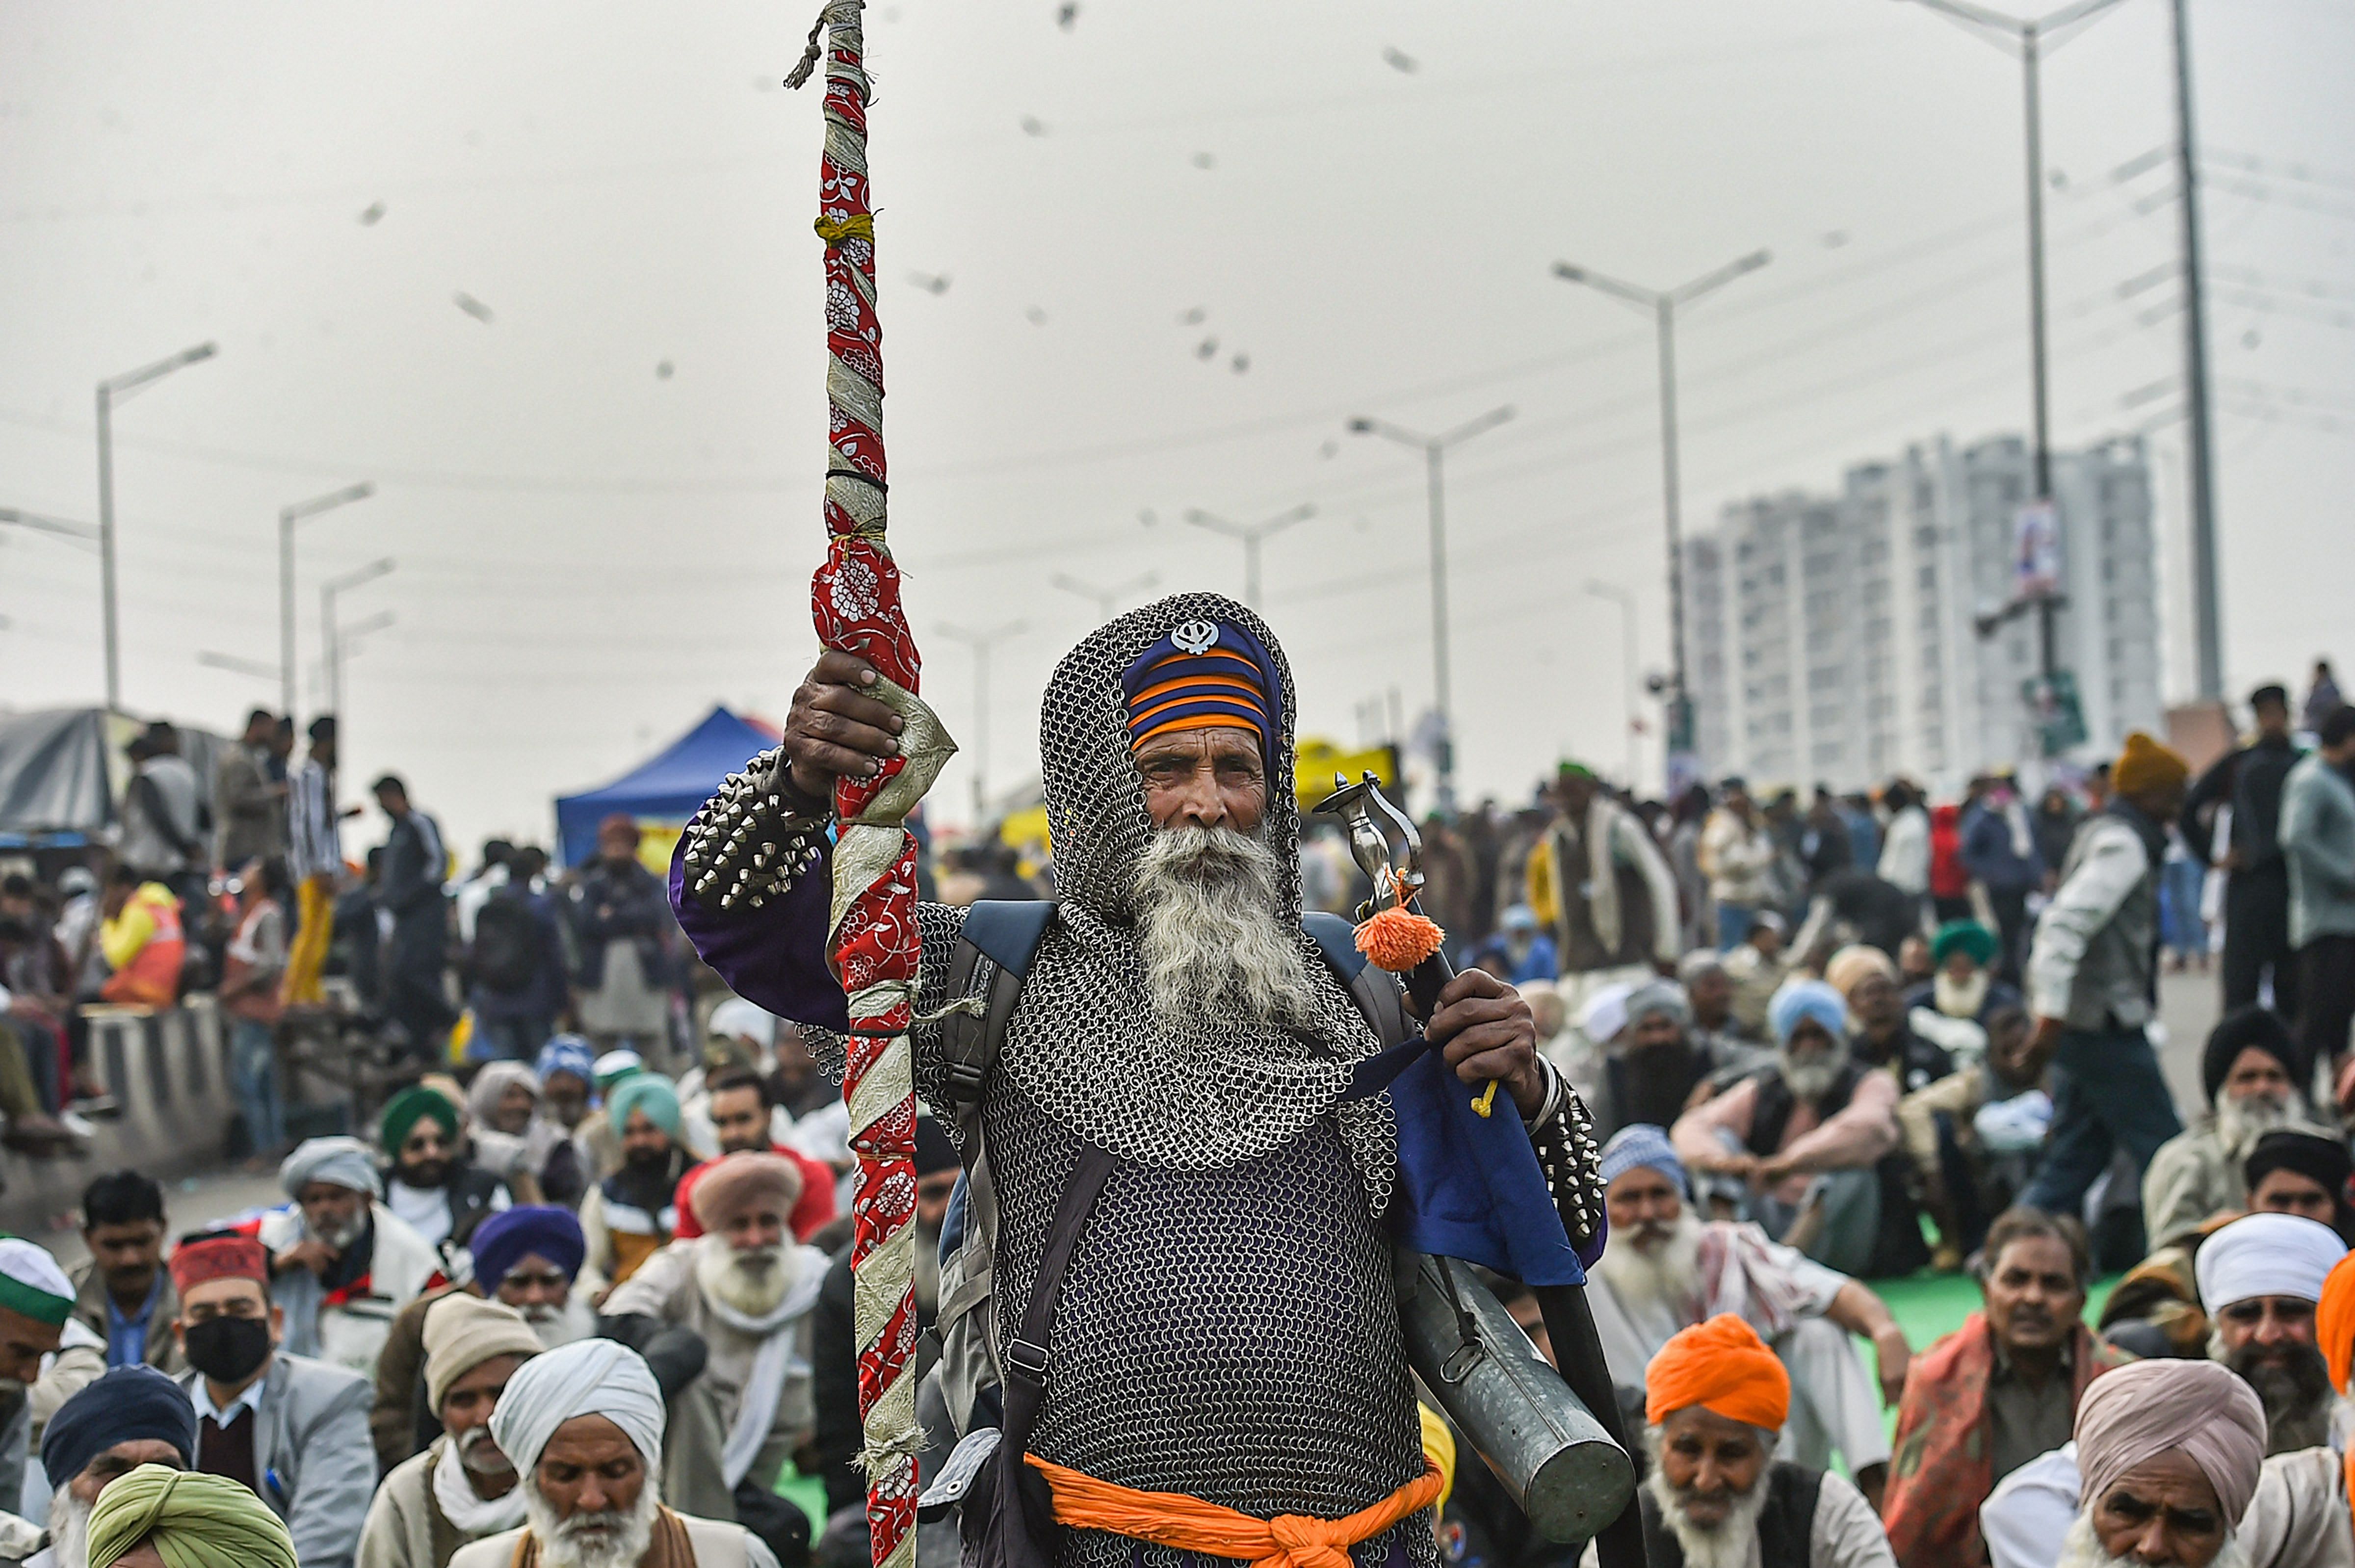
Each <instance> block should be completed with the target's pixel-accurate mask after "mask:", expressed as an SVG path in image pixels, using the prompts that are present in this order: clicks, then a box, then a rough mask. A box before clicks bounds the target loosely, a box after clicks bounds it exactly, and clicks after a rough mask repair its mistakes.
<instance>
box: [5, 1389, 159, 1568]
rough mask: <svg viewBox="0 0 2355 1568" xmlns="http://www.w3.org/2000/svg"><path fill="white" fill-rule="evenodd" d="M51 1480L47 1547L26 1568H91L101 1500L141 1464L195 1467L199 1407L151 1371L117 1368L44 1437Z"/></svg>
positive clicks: (66, 1408) (74, 1401) (67, 1406)
mask: <svg viewBox="0 0 2355 1568" xmlns="http://www.w3.org/2000/svg"><path fill="white" fill-rule="evenodd" d="M40 1460H41V1467H42V1470H43V1472H44V1473H45V1474H46V1475H47V1476H48V1482H49V1543H48V1546H47V1547H46V1548H44V1549H43V1550H41V1551H40V1552H37V1553H35V1554H34V1555H33V1556H31V1557H28V1558H27V1559H26V1560H25V1561H26V1568H90V1515H91V1509H93V1508H95V1507H96V1506H97V1505H98V1499H99V1494H101V1492H103V1491H105V1490H106V1488H108V1487H110V1486H112V1485H113V1484H114V1483H115V1482H116V1481H118V1480H121V1479H122V1478H123V1477H124V1476H127V1475H129V1474H130V1473H131V1472H132V1471H133V1470H135V1469H137V1468H138V1467H140V1466H142V1465H161V1466H164V1467H166V1468H169V1469H174V1470H185V1469H186V1468H187V1467H189V1466H191V1465H194V1464H195V1463H196V1462H197V1407H196V1406H195V1405H194V1404H193V1403H190V1401H189V1399H188V1395H187V1391H186V1390H185V1389H183V1388H181V1387H180V1385H179V1384H178V1383H176V1382H174V1381H172V1380H171V1379H170V1378H168V1377H165V1375H164V1374H163V1373H162V1372H159V1371H156V1370H155V1368H153V1367H146V1366H137V1367H117V1368H116V1369H115V1370H114V1371H111V1372H109V1373H107V1374H106V1375H105V1376H104V1377H102V1378H101V1379H99V1380H98V1381H96V1382H93V1383H89V1384H86V1385H84V1387H83V1388H82V1390H81V1392H79V1393H77V1394H75V1395H74V1396H73V1397H72V1398H71V1399H69V1400H68V1401H66V1402H65V1403H64V1404H62V1405H60V1406H59V1407H58V1413H56V1414H55V1415H52V1416H51V1417H49V1424H48V1427H47V1428H46V1429H45V1430H44V1431H43V1432H42V1434H41V1453H40Z"/></svg>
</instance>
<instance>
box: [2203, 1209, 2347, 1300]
mask: <svg viewBox="0 0 2355 1568" xmlns="http://www.w3.org/2000/svg"><path fill="white" fill-rule="evenodd" d="M2346 1255H2347V1243H2345V1242H2342V1241H2340V1240H2339V1232H2336V1231H2334V1230H2332V1229H2331V1228H2330V1227H2329V1226H2328V1225H2325V1224H2322V1223H2320V1222H2318V1221H2313V1220H2308V1219H2306V1218H2304V1217H2302V1216H2300V1215H2296V1214H2250V1215H2245V1216H2243V1218H2241V1219H2238V1220H2235V1221H2232V1223H2231V1224H2229V1225H2226V1226H2224V1227H2222V1229H2220V1230H2219V1231H2217V1232H2215V1233H2214V1234H2213V1235H2211V1236H2210V1237H2209V1238H2208V1239H2207V1240H2206V1241H2204V1242H2202V1243H2200V1256H2199V1260H2198V1262H2197V1263H2196V1264H2195V1265H2194V1266H2193V1270H2192V1272H2193V1275H2195V1277H2196V1278H2197V1279H2198V1281H2199V1284H2200V1303H2201V1305H2203V1306H2204V1307H2207V1308H2208V1310H2209V1311H2211V1312H2213V1311H2215V1310H2216V1309H2217V1308H2219V1307H2230V1306H2231V1305H2232V1303H2234V1302H2235V1301H2246V1300H2248V1299H2249V1298H2250V1297H2251V1296H2296V1298H2297V1299H2298V1300H2300V1301H2319V1300H2321V1299H2322V1281H2323V1277H2324V1276H2325V1275H2328V1274H2329V1272H2330V1271H2331V1269H2332V1268H2333V1267H2334V1266H2335V1265H2336V1264H2338V1262H2339V1259H2340V1258H2343V1257H2345V1256H2346Z"/></svg>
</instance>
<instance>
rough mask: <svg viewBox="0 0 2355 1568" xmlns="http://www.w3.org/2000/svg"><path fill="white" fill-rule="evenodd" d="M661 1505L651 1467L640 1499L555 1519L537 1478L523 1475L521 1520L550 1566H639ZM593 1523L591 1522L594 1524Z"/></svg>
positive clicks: (649, 1543)
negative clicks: (626, 1506) (621, 1507)
mask: <svg viewBox="0 0 2355 1568" xmlns="http://www.w3.org/2000/svg"><path fill="white" fill-rule="evenodd" d="M661 1507H662V1489H661V1488H659V1487H657V1486H656V1485H655V1476H654V1471H653V1470H652V1469H649V1470H647V1472H646V1480H645V1486H643V1487H641V1488H639V1489H638V1500H637V1503H636V1504H635V1506H634V1507H632V1508H631V1509H629V1510H628V1511H627V1512H623V1511H620V1510H609V1511H607V1512H605V1513H600V1514H575V1515H574V1516H573V1517H572V1518H570V1519H566V1520H559V1519H558V1518H557V1517H556V1509H554V1508H552V1507H550V1506H549V1501H548V1499H546V1498H544V1497H541V1496H540V1495H539V1482H538V1478H537V1477H534V1476H533V1475H532V1474H531V1473H530V1472H529V1471H526V1472H525V1474H524V1477H523V1518H524V1523H525V1524H527V1525H528V1526H529V1527H530V1529H531V1533H532V1534H533V1535H534V1536H536V1537H537V1538H538V1541H539V1560H540V1561H541V1562H542V1563H546V1564H547V1565H548V1568H637V1562H638V1559H639V1558H641V1557H644V1556H645V1554H646V1548H647V1547H648V1546H650V1545H652V1544H653V1543H654V1539H655V1511H656V1510H657V1509H660V1508H661ZM592 1527H594V1528H592Z"/></svg>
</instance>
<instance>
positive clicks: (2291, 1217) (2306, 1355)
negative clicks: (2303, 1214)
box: [2194, 1214, 2347, 1454]
mask: <svg viewBox="0 0 2355 1568" xmlns="http://www.w3.org/2000/svg"><path fill="white" fill-rule="evenodd" d="M2346 1255H2347V1243H2345V1242H2343V1241H2341V1240H2339V1232H2336V1231H2334V1230H2332V1229H2330V1227H2329V1226H2328V1225H2318V1224H2317V1223H2315V1221H2312V1220H2302V1219H2300V1218H2298V1217H2297V1216H2296V1215H2295V1214H2251V1215H2249V1216H2247V1217H2246V1218H2244V1219H2239V1220H2235V1221H2232V1223H2231V1224H2229V1225H2226V1226H2224V1227H2223V1228H2222V1229H2221V1230H2219V1231H2217V1232H2215V1233H2214V1234H2212V1235H2211V1236H2210V1237H2209V1238H2208V1239H2207V1240H2206V1241H2205V1242H2203V1243H2200V1253H2199V1256H2198V1258H2197V1260H2196V1262H2195V1264H2194V1267H2195V1268H2196V1270H2197V1277H2198V1280H2199V1285H2200V1301H2201V1303H2202V1304H2203V1305H2205V1306H2206V1307H2207V1308H2208V1317H2209V1320H2210V1322H2211V1323H2212V1324H2213V1325H2214V1328H2213V1331H2212V1332H2211V1335H2210V1337H2209V1341H2208V1354H2209V1355H2210V1357H2211V1358H2212V1359H2213V1360H2217V1361H2221V1362H2222V1363H2223V1364H2224V1365H2225V1366H2227V1367H2229V1368H2231V1369H2232V1371H2233V1372H2235V1373H2236V1374H2238V1375H2239V1376H2240V1378H2241V1379H2242V1381H2245V1382H2246V1383H2247V1384H2248V1385H2249V1386H2250V1387H2251V1388H2253V1389H2254V1390H2256V1391H2257V1397H2258V1398H2259V1399H2261V1400H2263V1401H2264V1407H2265V1452H2266V1453H2268V1454H2286V1453H2288V1452H2290V1451H2291V1450H2292V1449H2296V1448H2312V1447H2316V1446H2318V1445H2322V1444H2325V1443H2328V1441H2329V1439H2330V1416H2331V1395H2330V1374H2329V1369H2328V1366H2326V1365H2325V1363H2324V1360H2323V1356H2322V1352H2321V1351H2320V1350H2319V1349H2317V1348H2316V1345H2315V1304H2316V1303H2317V1302H2318V1301H2320V1300H2321V1299H2322V1282H2323V1281H2324V1280H2325V1279H2326V1278H2328V1276H2329V1274H2330V1271H2331V1270H2332V1269H2333V1268H2335V1267H2336V1266H2338V1264H2339V1259H2341V1258H2343V1257H2345V1256H2346Z"/></svg>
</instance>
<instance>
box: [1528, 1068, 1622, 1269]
mask: <svg viewBox="0 0 2355 1568" xmlns="http://www.w3.org/2000/svg"><path fill="white" fill-rule="evenodd" d="M1557 1083H1560V1087H1561V1100H1560V1102H1559V1104H1555V1105H1553V1106H1551V1107H1549V1109H1548V1112H1547V1113H1546V1114H1544V1115H1540V1117H1539V1118H1538V1120H1537V1122H1536V1124H1535V1125H1532V1126H1531V1127H1530V1128H1529V1141H1530V1143H1531V1144H1533V1145H1534V1146H1535V1147H1536V1148H1537V1151H1538V1164H1539V1165H1540V1166H1541V1167H1542V1168H1544V1170H1545V1175H1546V1185H1547V1186H1548V1187H1549V1188H1550V1189H1552V1191H1553V1200H1554V1203H1555V1204H1556V1206H1557V1207H1559V1208H1560V1209H1561V1222H1562V1226H1563V1228H1564V1229H1565V1230H1567V1231H1568V1232H1570V1244H1571V1245H1572V1247H1580V1248H1582V1247H1584V1246H1586V1245H1587V1244H1588V1243H1591V1242H1593V1240H1594V1237H1595V1235H1596V1234H1597V1233H1598V1232H1600V1231H1601V1230H1602V1228H1603V1188H1604V1181H1603V1151H1602V1150H1601V1149H1599V1148H1598V1147H1595V1142H1594V1118H1593V1116H1592V1115H1588V1114H1587V1109H1586V1105H1585V1103H1584V1102H1583V1101H1582V1100H1580V1099H1579V1097H1578V1092H1577V1091H1576V1090H1574V1089H1572V1088H1571V1087H1570V1086H1569V1084H1568V1083H1561V1082H1560V1080H1559V1079H1557Z"/></svg>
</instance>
